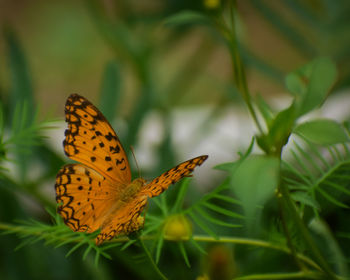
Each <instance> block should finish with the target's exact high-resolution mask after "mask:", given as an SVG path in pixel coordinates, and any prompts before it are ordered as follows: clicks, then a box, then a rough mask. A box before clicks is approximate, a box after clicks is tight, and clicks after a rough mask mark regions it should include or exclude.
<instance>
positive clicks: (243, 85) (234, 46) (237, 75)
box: [222, 0, 263, 133]
mask: <svg viewBox="0 0 350 280" xmlns="http://www.w3.org/2000/svg"><path fill="white" fill-rule="evenodd" d="M229 3H230V17H231V28H228V27H227V26H226V28H225V29H226V30H222V31H223V35H224V37H226V39H227V41H228V45H229V49H230V53H231V60H232V66H233V75H234V79H235V81H236V84H237V87H238V90H239V91H240V92H241V93H242V97H243V99H244V101H245V102H246V104H247V107H248V110H249V112H250V114H251V115H252V117H253V120H254V122H255V124H256V126H257V128H258V130H259V132H260V133H263V130H262V127H261V125H260V123H259V120H258V118H257V116H256V113H255V111H254V108H253V105H252V100H251V96H250V93H249V90H248V84H247V79H246V74H245V69H244V65H243V63H242V60H241V56H240V53H239V50H238V40H237V34H236V27H235V16H234V9H235V7H236V1H233V0H232V1H229Z"/></svg>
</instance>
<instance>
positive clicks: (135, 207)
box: [96, 195, 147, 245]
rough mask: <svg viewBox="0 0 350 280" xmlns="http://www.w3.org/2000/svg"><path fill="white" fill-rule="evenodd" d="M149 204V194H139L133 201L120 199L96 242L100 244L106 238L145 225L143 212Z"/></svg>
mask: <svg viewBox="0 0 350 280" xmlns="http://www.w3.org/2000/svg"><path fill="white" fill-rule="evenodd" d="M146 204H147V196H145V195H138V196H137V197H136V198H134V199H133V200H131V201H128V202H127V203H123V202H121V201H119V202H118V203H117V204H116V205H115V206H114V210H113V213H110V216H109V217H110V218H107V219H106V220H105V222H104V223H103V225H102V227H101V233H100V234H99V235H98V236H97V237H96V244H97V245H100V244H101V243H103V242H104V241H105V240H111V239H112V238H113V237H114V236H118V235H120V234H126V235H128V234H130V233H131V232H134V231H137V230H138V229H140V228H141V227H142V226H143V223H144V218H143V217H141V216H140V215H141V213H142V211H143V209H144V208H145V206H146Z"/></svg>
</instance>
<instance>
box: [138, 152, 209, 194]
mask: <svg viewBox="0 0 350 280" xmlns="http://www.w3.org/2000/svg"><path fill="white" fill-rule="evenodd" d="M207 158H208V156H206V155H204V156H199V157H196V158H193V159H190V160H188V161H185V162H183V163H180V164H179V165H177V166H175V167H174V168H172V169H170V170H168V171H167V172H165V173H163V174H162V175H160V176H158V177H157V178H155V179H153V180H152V181H151V182H150V183H148V184H147V185H144V186H143V188H142V189H141V191H140V193H141V194H144V195H147V196H149V197H153V196H157V195H160V194H161V193H162V192H164V191H165V190H166V189H168V187H169V186H170V185H171V184H175V183H176V182H178V181H179V180H181V179H182V178H183V177H185V176H188V175H189V174H190V173H191V172H192V171H193V170H194V169H195V167H196V166H199V165H201V164H202V163H203V162H204V161H205V160H206V159H207Z"/></svg>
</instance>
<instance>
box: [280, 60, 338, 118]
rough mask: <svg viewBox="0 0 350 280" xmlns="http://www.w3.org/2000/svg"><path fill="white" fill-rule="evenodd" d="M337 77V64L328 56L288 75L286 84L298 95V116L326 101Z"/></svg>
mask: <svg viewBox="0 0 350 280" xmlns="http://www.w3.org/2000/svg"><path fill="white" fill-rule="evenodd" d="M336 77H337V69H336V66H335V65H334V63H333V62H332V61H331V60H330V59H329V58H327V57H322V58H318V59H316V60H314V61H312V62H311V63H309V64H307V65H305V66H303V67H301V68H300V69H298V70H296V71H295V72H293V73H291V74H290V75H288V76H287V78H286V86H287V88H288V89H289V90H290V91H291V92H292V93H293V94H294V96H295V97H296V104H297V108H298V116H301V115H304V114H306V113H308V112H309V111H311V110H313V109H315V108H317V107H319V106H320V105H321V104H322V103H323V102H324V100H325V99H326V97H327V94H328V92H329V90H330V89H331V87H332V86H333V84H334V83H335V80H336Z"/></svg>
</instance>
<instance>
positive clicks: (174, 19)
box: [164, 10, 211, 26]
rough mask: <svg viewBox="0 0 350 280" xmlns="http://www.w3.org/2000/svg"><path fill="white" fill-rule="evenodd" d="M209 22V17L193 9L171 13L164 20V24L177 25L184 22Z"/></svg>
mask: <svg viewBox="0 0 350 280" xmlns="http://www.w3.org/2000/svg"><path fill="white" fill-rule="evenodd" d="M198 23H199V24H210V23H211V19H210V18H209V17H208V16H206V15H205V14H203V13H199V12H195V11H190V10H187V11H181V12H179V13H177V14H174V15H171V16H170V17H168V18H166V19H165V21H164V24H165V25H169V26H170V25H171V26H179V25H184V24H198Z"/></svg>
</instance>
